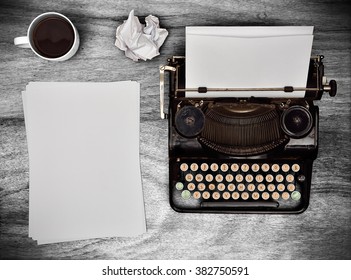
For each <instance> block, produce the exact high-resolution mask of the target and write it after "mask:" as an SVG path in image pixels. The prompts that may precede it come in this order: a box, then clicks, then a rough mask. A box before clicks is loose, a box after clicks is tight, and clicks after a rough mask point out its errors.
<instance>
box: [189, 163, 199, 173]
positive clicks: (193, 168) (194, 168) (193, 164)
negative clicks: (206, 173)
mask: <svg viewBox="0 0 351 280" xmlns="http://www.w3.org/2000/svg"><path fill="white" fill-rule="evenodd" d="M190 169H191V171H197V170H198V169H199V166H198V165H197V164H196V163H192V164H191V165H190Z"/></svg>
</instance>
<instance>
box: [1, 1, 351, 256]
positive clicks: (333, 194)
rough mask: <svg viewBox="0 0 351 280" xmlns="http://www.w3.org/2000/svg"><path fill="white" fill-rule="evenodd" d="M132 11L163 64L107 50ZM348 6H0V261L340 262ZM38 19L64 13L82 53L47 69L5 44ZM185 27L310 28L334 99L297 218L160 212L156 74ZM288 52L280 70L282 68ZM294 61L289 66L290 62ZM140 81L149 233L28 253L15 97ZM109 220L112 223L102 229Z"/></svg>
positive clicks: (348, 208) (349, 193)
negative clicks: (145, 22) (153, 23)
mask: <svg viewBox="0 0 351 280" xmlns="http://www.w3.org/2000/svg"><path fill="white" fill-rule="evenodd" d="M131 9H135V14H136V15H138V16H140V17H141V18H144V17H145V16H147V15H149V14H153V15H156V16H158V17H159V18H160V21H161V26H162V27H165V28H167V29H168V30H169V37H168V39H167V40H166V42H165V44H164V46H163V47H162V49H161V55H160V56H158V57H156V58H154V59H153V60H151V61H147V62H137V63H135V62H133V61H131V60H129V59H127V58H126V57H125V56H124V54H123V52H121V51H119V50H118V49H117V48H116V47H115V46H114V36H115V29H116V27H117V26H118V25H119V24H121V23H122V22H123V20H125V19H126V18H127V15H128V13H129V11H130V10H131ZM349 10H350V1H317V0H314V1H303V0H291V1H273V0H271V1H269V0H267V1H260V2H257V1H213V0H211V1H194V0H193V1H186V2H184V1H171V0H166V1H158V0H156V1H155V0H154V1H133V0H131V1H112V0H108V1H102V0H96V1H84V0H76V1H74V2H73V1H68V0H59V1H40V0H28V1H24V0H21V1H9V0H5V1H4V0H2V1H1V4H0V38H1V39H0V53H1V58H2V59H1V62H0V65H1V67H0V73H1V76H0V79H1V85H0V157H1V158H0V258H1V259H350V258H351V175H350V170H351V166H350V156H351V148H350V136H351V135H350V131H351V127H350V116H351V112H350V109H351V106H350V105H351V98H350V91H351V66H350V65H351V32H350V30H351V17H350V15H349V12H348V11H349ZM46 11H58V12H61V13H63V14H65V15H67V16H68V17H69V18H70V19H71V20H72V21H73V22H74V24H75V25H76V26H77V28H78V30H79V33H80V38H81V46H80V49H79V51H78V53H77V54H76V56H74V57H73V58H72V59H71V60H69V61H67V62H63V63H49V62H46V61H43V60H41V59H39V58H37V57H36V56H35V55H34V54H32V53H30V51H29V50H25V49H18V48H16V47H14V46H13V38H14V37H15V36H21V35H25V33H26V30H27V27H28V25H29V23H30V22H31V20H32V19H33V18H34V17H35V16H36V15H38V14H40V13H42V12H46ZM190 25H313V26H315V31H314V34H315V37H314V43H313V53H314V54H323V55H324V56H325V60H324V64H325V72H326V75H327V76H328V78H334V79H336V80H337V82H338V94H337V96H336V97H335V98H330V97H328V96H326V95H325V96H324V97H323V98H322V100H321V101H319V102H317V105H318V106H319V107H320V150H319V156H318V158H317V160H316V161H315V164H314V173H313V183H312V194H311V201H310V207H309V208H308V210H307V211H306V212H304V213H303V214H300V215H288V216H283V215H201V214H180V213H176V212H174V211H173V210H171V208H170V206H169V203H168V186H167V182H168V169H167V168H168V166H167V164H168V163H167V153H168V151H167V123H166V121H162V120H160V119H159V109H158V106H159V102H158V86H159V77H158V67H159V65H162V64H164V63H165V62H166V59H167V58H168V57H169V56H171V55H183V54H184V51H185V43H184V42H185V38H184V35H185V33H184V27H185V26H190ZM289 59H290V58H289V54H287V66H288V61H289ZM291 59H293V58H291ZM129 79H132V80H136V81H138V82H140V83H141V127H140V129H141V138H140V155H141V169H142V180H143V190H144V200H145V207H146V219H147V228H148V231H147V233H146V234H144V235H142V236H139V237H137V238H117V237H116V238H106V239H93V240H84V241H77V242H66V243H58V244H52V245H42V246H37V245H36V244H35V242H34V241H32V240H31V239H30V238H28V237H27V236H28V153H27V147H26V145H27V144H26V135H25V126H24V120H23V110H22V101H21V91H22V90H23V89H24V88H25V85H26V84H27V83H28V82H30V81H120V80H129ZM111 222H113V221H111Z"/></svg>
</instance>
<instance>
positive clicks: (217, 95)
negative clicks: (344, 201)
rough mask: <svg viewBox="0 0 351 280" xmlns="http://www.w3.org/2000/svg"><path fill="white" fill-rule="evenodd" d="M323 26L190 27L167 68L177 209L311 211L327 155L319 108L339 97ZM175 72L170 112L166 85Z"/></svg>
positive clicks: (162, 90) (171, 168)
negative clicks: (320, 46)
mask: <svg viewBox="0 0 351 280" xmlns="http://www.w3.org/2000/svg"><path fill="white" fill-rule="evenodd" d="M312 32H313V27H188V28H187V29H186V56H185V57H182V56H173V57H172V58H170V59H169V60H168V65H165V66H161V67H160V107H161V108H160V109H161V117H162V118H168V122H169V189H170V203H171V206H172V207H173V209H175V210H176V211H180V212H200V213H201V212H202V213H204V212H209V213H301V212H302V211H304V210H305V209H306V208H307V207H308V203H309V195H310V186H311V180H312V164H313V161H314V159H316V157H317V152H318V107H317V106H315V105H314V104H313V100H318V99H321V96H322V94H323V92H325V91H327V92H329V94H330V95H331V96H334V95H335V94H336V82H335V81H334V80H331V81H330V82H328V81H327V79H326V78H325V76H324V65H323V62H322V60H323V56H322V55H317V56H311V48H312V40H313V35H312ZM165 72H169V84H170V88H169V94H168V97H169V109H168V113H165V112H164V108H163V107H164V98H165V96H164V94H165V88H164V84H165V82H164V79H165Z"/></svg>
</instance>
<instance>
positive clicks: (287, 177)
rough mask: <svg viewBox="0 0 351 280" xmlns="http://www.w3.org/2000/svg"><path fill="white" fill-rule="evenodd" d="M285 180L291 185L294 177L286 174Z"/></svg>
mask: <svg viewBox="0 0 351 280" xmlns="http://www.w3.org/2000/svg"><path fill="white" fill-rule="evenodd" d="M286 180H287V181H288V182H289V183H292V182H294V176H293V175H291V174H288V175H286Z"/></svg>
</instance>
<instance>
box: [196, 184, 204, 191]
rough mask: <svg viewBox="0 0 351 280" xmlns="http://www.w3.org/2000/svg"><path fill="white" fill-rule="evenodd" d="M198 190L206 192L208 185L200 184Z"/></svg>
mask: <svg viewBox="0 0 351 280" xmlns="http://www.w3.org/2000/svg"><path fill="white" fill-rule="evenodd" d="M197 189H198V190H199V191H204V190H205V189H206V185H205V184H204V183H200V184H198V185H197Z"/></svg>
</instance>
